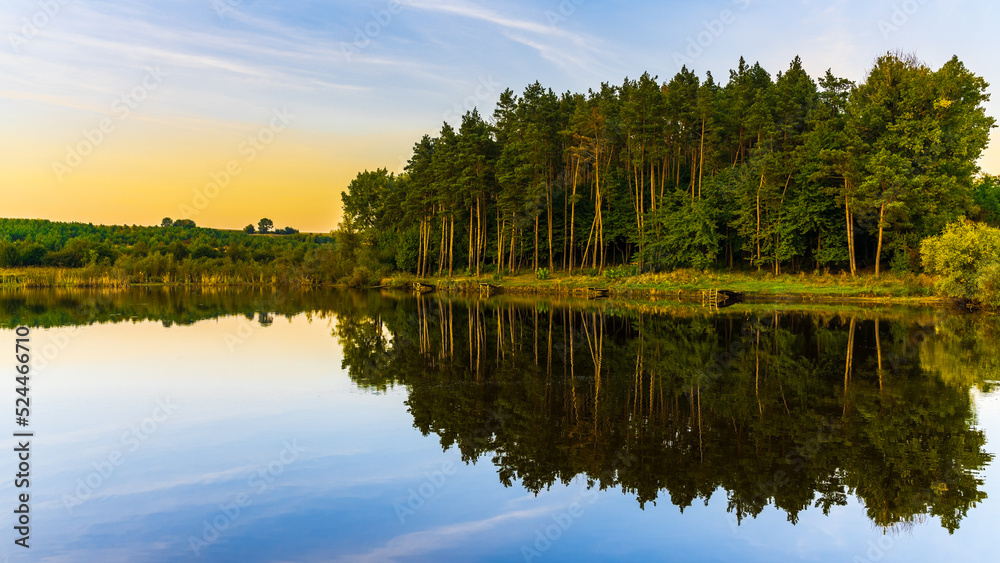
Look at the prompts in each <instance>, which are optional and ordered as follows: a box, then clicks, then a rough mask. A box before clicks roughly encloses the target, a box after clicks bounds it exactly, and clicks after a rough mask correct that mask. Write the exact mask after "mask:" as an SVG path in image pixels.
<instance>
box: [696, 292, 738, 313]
mask: <svg viewBox="0 0 1000 563" xmlns="http://www.w3.org/2000/svg"><path fill="white" fill-rule="evenodd" d="M740 301H743V294H742V293H741V292H739V291H730V290H728V289H714V288H713V289H703V290H701V305H702V307H707V308H709V309H718V308H720V307H729V306H731V305H735V304H736V303H739V302H740Z"/></svg>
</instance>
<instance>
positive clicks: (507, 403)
mask: <svg viewBox="0 0 1000 563" xmlns="http://www.w3.org/2000/svg"><path fill="white" fill-rule="evenodd" d="M18 326H27V327H29V328H30V348H31V361H30V365H31V370H32V371H31V386H30V397H31V417H30V427H28V428H27V430H28V431H31V432H33V433H34V436H32V437H31V438H30V442H31V444H30V449H31V466H30V487H29V489H28V490H29V491H30V498H31V501H30V544H31V548H30V549H24V548H22V547H20V546H17V545H15V544H14V543H13V540H14V539H15V538H17V537H19V536H18V532H17V531H15V530H14V529H13V526H15V525H17V524H16V523H15V522H14V520H13V518H11V517H10V516H8V522H12V523H11V524H10V525H8V527H7V530H8V531H7V538H8V539H7V540H6V546H5V548H4V550H3V553H4V554H6V555H7V556H8V557H9V560H10V561H105V562H114V561H154V562H161V561H162V562H168V561H192V560H204V561H243V562H256V561H262V562H263V561H459V560H460V561H580V560H618V561H642V560H650V561H653V560H657V561H659V560H683V561H732V560H740V561H774V560H780V559H791V560H805V561H914V560H951V561H959V560H961V561H993V560H995V559H994V558H995V556H996V538H995V534H996V523H997V522H998V521H1000V504H998V502H997V500H996V499H997V497H998V496H1000V494H998V493H1000V491H998V482H1000V474H998V470H997V468H996V464H995V456H996V453H997V450H998V448H997V444H998V443H1000V399H998V394H997V393H996V392H994V391H993V389H994V387H995V386H996V383H997V380H998V379H1000V376H998V373H1000V359H998V358H1000V350H998V347H1000V346H998V344H997V343H998V341H1000V339H998V336H1000V321H998V320H997V319H996V318H994V317H989V316H983V315H973V314H968V313H962V312H961V311H951V310H946V309H931V308H894V307H888V306H879V307H876V306H828V305H774V304H770V305H769V304H737V305H734V306H732V307H728V308H724V309H721V310H714V309H708V308H705V307H702V306H700V305H699V304H680V303H668V302H652V301H642V300H637V301H618V300H610V301H609V300H593V301H588V300H566V299H547V298H526V297H513V296H494V297H490V298H488V299H480V298H471V297H448V296H444V295H438V294H427V295H423V296H415V295H410V294H407V293H389V292H367V293H353V292H345V291H285V290H270V289H268V290H256V291H251V290H246V291H241V290H232V289H183V288H173V289H171V288H146V289H134V290H129V291H117V292H113V291H87V290H45V291H28V290H20V291H4V292H3V293H0V327H2V329H0V342H4V343H5V344H4V346H7V347H8V349H9V350H11V351H12V352H13V350H14V346H15V344H14V343H15V338H17V336H16V335H15V328H16V327H18ZM4 365H5V366H6V367H5V368H4V369H7V370H8V372H9V373H10V374H11V375H9V376H8V377H9V379H8V381H9V386H8V390H7V391H6V393H7V397H8V400H9V401H10V402H14V397H15V396H16V394H15V387H16V384H15V383H14V377H13V371H14V365H15V362H14V359H13V358H11V357H8V359H7V360H6V363H5V364H4ZM9 416H10V421H9V422H8V423H7V424H8V428H10V429H12V432H21V431H25V430H26V429H24V428H20V427H18V426H16V425H15V422H14V413H9ZM8 436H10V434H8ZM19 439H21V438H6V439H5V441H4V444H3V449H4V451H6V452H7V453H6V454H3V455H4V457H5V459H4V460H3V467H5V468H7V470H6V471H7V473H8V476H7V477H6V478H4V479H3V485H2V486H0V491H2V493H0V503H2V504H0V506H2V507H3V509H4V510H7V511H8V512H7V513H8V514H11V512H9V511H10V510H13V509H16V508H17V507H18V503H17V502H16V499H17V494H19V493H21V492H24V490H25V489H19V488H15V487H14V480H13V478H12V477H13V474H14V473H15V471H16V467H17V466H16V464H17V458H16V454H15V453H14V449H15V448H17V447H18V444H19V442H18V441H17V440H19Z"/></svg>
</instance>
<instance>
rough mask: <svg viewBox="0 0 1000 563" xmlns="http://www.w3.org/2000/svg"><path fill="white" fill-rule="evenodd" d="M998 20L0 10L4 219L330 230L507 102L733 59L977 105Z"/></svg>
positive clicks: (598, 10) (411, 8)
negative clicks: (927, 77)
mask: <svg viewBox="0 0 1000 563" xmlns="http://www.w3.org/2000/svg"><path fill="white" fill-rule="evenodd" d="M726 11H728V12H726ZM998 16H1000V11H998V9H997V8H996V6H995V3H993V2H989V1H987V0H966V1H963V0H955V1H950V2H932V1H930V0H907V1H898V0H897V1H895V2H891V1H884V2H883V1H870V0H841V1H834V2H827V1H819V0H799V1H797V2H760V1H757V0H738V1H736V2H729V1H706V2H681V1H659V2H653V1H647V2H614V3H612V2H599V1H597V0H542V1H533V2H529V1H527V0H503V1H496V2H484V1H482V0H445V1H430V0H402V1H400V2H396V1H390V2H387V1H384V0H378V1H372V2H367V1H366V2H359V1H352V2H347V1H337V0H281V1H278V0H157V1H153V0H130V1H127V2H126V1H123V0H4V1H3V2H2V3H0V32H2V36H3V37H2V42H3V45H0V123H2V124H3V127H2V129H0V194H2V200H0V216H2V217H28V218H45V219H53V220H61V221H83V222H93V223H105V224H121V223H124V224H139V225H150V224H158V223H159V222H160V219H162V218H163V217H172V218H174V219H180V218H190V219H194V220H195V221H196V222H197V223H198V224H199V225H202V226H211V227H220V228H240V227H243V226H244V225H246V224H248V223H256V221H257V220H258V219H260V218H261V217H264V216H266V217H269V218H271V219H272V220H273V221H274V223H275V226H277V227H283V226H292V227H295V228H298V229H300V230H302V231H309V232H326V231H330V230H331V229H333V228H335V227H336V224H337V222H338V221H339V218H340V210H339V207H340V195H339V194H340V191H341V190H342V189H344V188H345V187H346V186H347V184H348V183H349V182H350V180H351V178H353V177H354V175H355V174H356V173H357V172H358V171H360V170H363V169H366V168H367V169H373V168H378V167H386V168H388V169H389V170H391V171H396V172H399V171H401V170H402V168H403V166H404V165H405V162H406V159H407V158H408V157H409V154H410V149H411V147H412V145H413V143H414V142H415V141H417V140H418V139H419V138H420V136H421V135H423V134H425V133H429V134H434V133H435V132H436V131H437V130H439V129H440V126H441V123H442V121H444V120H448V121H450V122H452V123H453V124H455V123H457V122H458V119H459V116H460V115H461V113H463V112H464V111H465V110H466V109H471V108H472V107H473V106H478V107H479V108H480V112H481V113H483V114H487V115H488V114H491V113H492V110H493V105H494V103H495V101H496V99H497V98H498V96H499V94H500V92H501V91H503V90H504V89H505V88H507V87H510V88H512V89H513V90H515V91H516V92H520V91H521V90H523V88H524V87H525V86H526V85H527V84H529V83H531V82H534V81H535V80H539V81H540V82H541V83H542V85H543V86H546V87H549V88H552V89H553V90H555V91H556V92H557V93H561V92H565V91H567V90H572V91H579V92H586V91H587V90H588V89H589V88H595V89H596V88H599V86H600V83H601V82H612V83H621V82H622V80H623V79H624V78H625V77H626V76H628V77H637V76H639V75H640V74H642V73H643V72H644V71H648V72H650V74H653V75H658V76H659V78H660V79H661V80H669V78H670V77H671V76H673V74H675V73H676V72H677V71H678V70H680V64H685V63H686V64H687V65H688V66H689V67H690V68H693V69H694V70H695V71H696V72H697V73H698V74H700V75H702V76H704V73H705V71H711V72H712V73H713V75H714V76H715V77H716V79H717V80H723V81H724V80H725V79H726V77H728V70H729V69H730V68H733V67H735V66H736V64H737V61H738V60H739V57H740V56H741V55H742V56H744V57H746V59H747V60H748V61H750V62H753V61H759V62H760V63H761V64H762V65H763V66H764V68H765V69H767V70H768V71H769V72H770V73H771V74H772V75H773V74H775V73H777V72H778V71H782V70H784V69H785V68H787V66H788V63H789V61H791V59H792V58H793V57H794V56H795V55H800V56H801V57H802V60H803V63H804V66H805V68H806V69H807V70H808V71H809V72H810V74H811V75H812V76H813V77H816V76H818V75H821V74H822V73H823V72H825V70H826V69H827V68H831V69H832V70H833V72H834V74H836V75H839V76H845V77H848V78H850V79H852V80H855V81H860V80H862V79H863V78H864V75H865V72H866V70H867V69H868V68H869V67H870V66H871V64H872V62H873V61H874V59H875V57H876V56H878V55H879V54H882V53H884V52H886V51H896V50H900V51H904V52H914V53H916V54H917V56H918V57H919V58H920V59H921V60H923V61H924V62H926V63H927V64H928V65H929V66H931V67H933V68H937V67H939V66H940V65H941V64H943V63H944V62H945V61H947V60H948V59H949V58H950V57H951V56H952V55H958V57H959V58H960V59H961V60H962V61H963V62H964V63H965V64H966V66H967V67H968V68H970V69H971V70H972V71H973V72H975V73H977V74H979V75H980V76H983V77H984V78H985V79H986V80H987V81H988V82H990V83H991V84H993V85H994V87H995V85H997V84H1000V76H998V75H1000V65H998V64H997V62H996V60H995V52H996V49H995V46H996V43H997V40H996V31H995V29H994V27H995V23H996V21H998V19H1000V18H998ZM991 91H993V87H991ZM988 113H989V114H990V115H992V116H1000V98H998V97H996V96H994V100H993V101H991V102H990V104H989V106H988ZM102 129H103V130H102ZM993 140H994V143H993V146H991V148H990V149H988V151H987V153H986V155H985V157H984V158H983V161H982V162H981V165H982V167H983V168H984V170H986V171H987V172H990V173H994V174H996V173H1000V143H997V140H998V138H997V133H996V130H995V131H994V134H993ZM227 168H228V170H227Z"/></svg>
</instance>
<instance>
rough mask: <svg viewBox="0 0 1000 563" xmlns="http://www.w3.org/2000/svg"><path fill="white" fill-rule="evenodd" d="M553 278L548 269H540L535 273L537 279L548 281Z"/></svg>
mask: <svg viewBox="0 0 1000 563" xmlns="http://www.w3.org/2000/svg"><path fill="white" fill-rule="evenodd" d="M550 277H552V272H551V271H549V269H548V268H539V269H538V270H536V271H535V278H537V279H539V280H547V279H549V278H550Z"/></svg>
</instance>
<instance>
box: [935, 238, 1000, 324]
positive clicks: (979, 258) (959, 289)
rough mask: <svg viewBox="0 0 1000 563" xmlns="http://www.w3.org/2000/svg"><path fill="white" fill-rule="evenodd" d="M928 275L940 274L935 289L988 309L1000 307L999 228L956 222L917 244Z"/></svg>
mask: <svg viewBox="0 0 1000 563" xmlns="http://www.w3.org/2000/svg"><path fill="white" fill-rule="evenodd" d="M920 255H921V257H922V258H923V262H924V267H925V268H926V269H927V271H928V272H931V273H935V274H940V275H941V276H943V277H942V279H941V281H940V282H939V283H938V289H939V290H940V291H942V292H943V293H945V294H946V295H949V296H952V297H964V298H966V299H971V300H973V301H978V302H980V303H982V304H983V305H987V306H990V307H997V306H1000V229H994V228H992V227H988V226H986V225H984V224H982V223H973V222H971V221H965V220H962V221H959V222H957V223H952V224H950V225H948V226H947V227H945V230H944V233H942V234H940V235H937V236H933V237H928V238H926V239H924V240H923V242H922V243H921V245H920Z"/></svg>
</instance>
